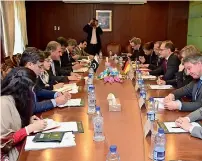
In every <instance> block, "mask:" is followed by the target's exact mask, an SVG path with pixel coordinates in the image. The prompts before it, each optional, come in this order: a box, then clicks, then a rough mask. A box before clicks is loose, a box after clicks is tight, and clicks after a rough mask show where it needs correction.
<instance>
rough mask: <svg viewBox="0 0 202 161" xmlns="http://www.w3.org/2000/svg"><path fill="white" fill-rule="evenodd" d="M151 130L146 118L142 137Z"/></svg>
mask: <svg viewBox="0 0 202 161" xmlns="http://www.w3.org/2000/svg"><path fill="white" fill-rule="evenodd" d="M150 132H151V122H150V121H149V120H147V121H146V122H145V124H144V137H147V136H148V135H149V134H150Z"/></svg>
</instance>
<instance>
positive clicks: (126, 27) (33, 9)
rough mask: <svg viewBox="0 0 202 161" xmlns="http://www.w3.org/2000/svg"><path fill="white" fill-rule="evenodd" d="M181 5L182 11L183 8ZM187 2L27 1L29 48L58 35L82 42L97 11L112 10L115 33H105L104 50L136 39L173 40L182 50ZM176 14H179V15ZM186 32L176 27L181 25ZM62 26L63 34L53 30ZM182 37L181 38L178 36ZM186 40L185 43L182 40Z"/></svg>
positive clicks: (113, 31) (53, 38)
mask: <svg viewBox="0 0 202 161" xmlns="http://www.w3.org/2000/svg"><path fill="white" fill-rule="evenodd" d="M181 4H183V5H182V7H183V9H181V8H180V5H181ZM187 6H188V2H147V3H146V4H144V5H126V4H66V3H63V2H59V1H56V2H51V1H49V2H40V1H36V2H30V1H27V2H26V9H27V24H28V25H27V28H28V29H27V30H28V40H29V45H30V46H36V47H38V48H41V49H44V48H45V46H46V44H47V43H48V42H49V41H51V40H55V39H56V38H57V37H58V36H64V37H66V38H70V37H71V38H75V39H76V40H78V41H79V40H81V39H85V38H86V34H85V33H84V32H83V27H84V25H85V24H86V23H88V22H89V20H90V19H91V18H93V17H95V10H96V9H99V10H102V9H106V10H112V21H113V24H112V25H113V26H112V32H104V34H103V35H102V37H101V39H102V45H103V49H104V51H105V49H106V45H107V44H108V43H110V42H117V43H120V44H121V45H122V49H124V48H125V46H126V45H127V44H128V40H129V39H130V38H132V37H133V36H136V37H140V38H141V39H142V41H143V42H147V41H157V40H165V39H167V38H169V39H172V40H173V41H174V42H175V43H176V46H178V47H179V48H181V47H183V46H184V45H186V35H187V16H188V7H187ZM176 14H179V16H177V15H176ZM178 23H182V24H180V27H183V29H181V28H178V27H176V26H175V25H176V24H177V25H179V24H178ZM54 26H60V31H54ZM178 34H179V35H180V37H179V36H178ZM181 38H182V39H183V40H182V39H181Z"/></svg>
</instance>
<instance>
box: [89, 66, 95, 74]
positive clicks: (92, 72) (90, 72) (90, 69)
mask: <svg viewBox="0 0 202 161" xmlns="http://www.w3.org/2000/svg"><path fill="white" fill-rule="evenodd" d="M88 73H89V74H91V75H93V76H94V69H93V68H92V67H91V68H89V71H88Z"/></svg>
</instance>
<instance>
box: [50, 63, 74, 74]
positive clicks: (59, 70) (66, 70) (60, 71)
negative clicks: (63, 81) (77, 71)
mask: <svg viewBox="0 0 202 161" xmlns="http://www.w3.org/2000/svg"><path fill="white" fill-rule="evenodd" d="M53 62H54V65H55V73H56V76H70V75H71V72H72V67H71V66H69V67H68V66H66V67H61V66H60V62H59V61H57V60H54V61H53ZM51 70H52V67H51ZM52 73H53V72H52Z"/></svg>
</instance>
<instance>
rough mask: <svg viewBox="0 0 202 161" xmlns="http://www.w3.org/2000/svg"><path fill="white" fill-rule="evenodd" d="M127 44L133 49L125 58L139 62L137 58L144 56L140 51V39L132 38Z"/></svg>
mask: <svg viewBox="0 0 202 161" xmlns="http://www.w3.org/2000/svg"><path fill="white" fill-rule="evenodd" d="M129 42H130V45H131V47H132V49H133V53H132V54H131V53H128V54H127V56H128V57H130V59H131V60H132V61H135V60H136V61H139V58H140V57H142V56H144V55H145V54H144V51H143V49H142V45H141V39H140V38H137V37H133V38H132V39H131V40H129Z"/></svg>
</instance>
